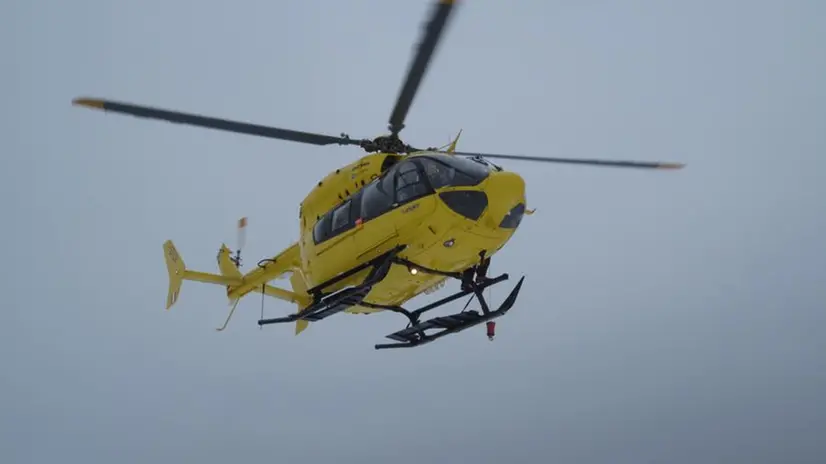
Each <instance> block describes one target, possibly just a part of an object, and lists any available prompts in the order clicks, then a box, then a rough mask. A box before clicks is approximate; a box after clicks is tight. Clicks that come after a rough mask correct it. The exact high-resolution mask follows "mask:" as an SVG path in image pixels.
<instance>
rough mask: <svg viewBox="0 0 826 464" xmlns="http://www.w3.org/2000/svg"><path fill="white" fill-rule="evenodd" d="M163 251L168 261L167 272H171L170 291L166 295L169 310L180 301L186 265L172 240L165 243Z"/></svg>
mask: <svg viewBox="0 0 826 464" xmlns="http://www.w3.org/2000/svg"><path fill="white" fill-rule="evenodd" d="M163 251H164V258H165V259H166V270H167V272H169V291H168V292H167V294H166V309H169V308H171V307H172V305H174V304H175V302H176V301H178V295H179V294H180V292H181V284H182V283H183V282H184V273H185V272H186V265H185V264H184V260H183V258H181V255H180V254H178V250H177V249H175V245H174V244H173V243H172V240H167V241H166V242H164V244H163Z"/></svg>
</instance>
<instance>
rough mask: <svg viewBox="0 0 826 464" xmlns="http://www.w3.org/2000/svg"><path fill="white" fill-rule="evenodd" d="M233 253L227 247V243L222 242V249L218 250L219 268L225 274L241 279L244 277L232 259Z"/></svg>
mask: <svg viewBox="0 0 826 464" xmlns="http://www.w3.org/2000/svg"><path fill="white" fill-rule="evenodd" d="M231 255H232V251H230V249H229V248H227V246H226V244H221V249H220V250H218V269H219V270H220V271H221V275H223V276H226V277H233V278H236V279H240V278H241V277H242V275H241V271H240V270H239V269H238V266H236V265H235V263H234V262H233V261H232V257H231Z"/></svg>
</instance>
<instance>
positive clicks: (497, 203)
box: [485, 171, 525, 229]
mask: <svg viewBox="0 0 826 464" xmlns="http://www.w3.org/2000/svg"><path fill="white" fill-rule="evenodd" d="M485 193H486V194H487V197H488V214H487V218H486V223H487V225H488V226H489V227H491V228H493V229H499V228H502V229H515V228H516V227H517V226H518V225H519V222H520V221H521V220H522V216H523V215H524V213H525V180H524V179H522V176H520V175H519V174H516V173H515V172H507V171H502V172H495V173H491V176H490V178H489V179H488V183H487V185H486V187H485Z"/></svg>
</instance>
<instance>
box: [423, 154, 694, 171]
mask: <svg viewBox="0 0 826 464" xmlns="http://www.w3.org/2000/svg"><path fill="white" fill-rule="evenodd" d="M439 153H448V152H446V151H440V152H439ZM453 154H454V155H462V156H481V157H483V158H491V159H496V158H499V159H511V160H520V161H540V162H545V163H566V164H585V165H592V166H609V167H619V168H647V169H682V168H683V167H684V166H685V165H684V164H682V163H664V162H657V161H624V160H601V159H584V158H543V157H539V156H521V155H499V154H488V153H468V152H460V151H456V152H453Z"/></svg>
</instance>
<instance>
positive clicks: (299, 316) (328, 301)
mask: <svg viewBox="0 0 826 464" xmlns="http://www.w3.org/2000/svg"><path fill="white" fill-rule="evenodd" d="M403 249H404V247H398V248H396V249H394V250H391V251H389V252H387V253H385V254H383V255H381V256H379V257H377V258H375V259H373V260H371V261H368V262H366V263H364V264H362V265H360V266H358V267H355V268H353V269H351V270H350V271H347V272H345V273H343V274H341V275H339V276H337V277H335V278H333V279H331V280H329V281H327V282H324V283H323V284H321V285H318V286H316V287H314V288H311V289H310V290H308V293H310V294H311V295H313V303H312V304H311V305H310V306H308V307H307V308H306V309H304V310H303V311H301V312H299V313H295V314H291V315H289V316H285V317H278V318H273V319H261V320H259V321H258V325H259V326H263V325H265V324H280V323H287V322H295V321H297V320H306V321H311V322H315V321H319V320H322V319H325V318H327V317H330V316H332V315H333V314H337V313H339V312H341V311H344V310H345V309H347V308H349V307H352V306H356V305H360V306H364V307H367V308H373V309H383V310H387V311H392V312H395V313H399V314H402V315H404V316H405V317H406V318H407V319H408V321H409V324H408V326H407V327H406V328H404V329H402V330H399V331H397V332H394V333H392V334H390V335H387V338H389V339H391V340H395V341H396V343H384V344H377V345H375V348H376V349H377V350H382V349H388V348H412V347H415V346H421V345H424V344H427V343H430V342H432V341H435V340H438V339H439V338H442V337H444V336H446V335H450V334H453V333H458V332H461V331H463V330H465V329H469V328H471V327H474V326H477V325H479V324H481V323H483V322H487V323H488V327H487V329H488V330H487V332H488V337H490V338H491V339H493V336H494V327H495V326H494V322H493V320H494V319H496V318H498V317H501V316H504V315H505V314H506V313H507V312H508V311H509V310H510V309H511V308H512V307H513V305H514V303H515V302H516V298H517V296H518V295H519V291H520V290H521V288H522V283H523V281H524V280H525V277H524V276H523V277H521V278H520V279H519V282H518V283H517V284H516V286H515V287H514V288H513V290H511V292H510V294H509V295H508V297H507V298H505V301H504V302H503V303H502V305H501V306H499V308H497V309H496V310H495V311H491V309H490V307H489V306H488V303H487V300H485V297H484V295H483V292H484V290H485V289H486V288H488V287H491V286H493V285H496V284H498V283H500V282H503V281H505V280H508V274H501V275H499V276H498V277H494V278H489V277H487V275H486V274H487V268H488V266H489V265H490V258H485V256H484V253H481V254H480V264H479V265H477V266H473V267H471V268H470V269H468V270H467V271H465V272H461V273H451V272H442V271H438V270H435V269H428V268H426V267H423V266H420V265H417V264H415V263H413V262H411V261H408V260H406V259H403V258H399V257H398V254H399V253H400V252H401V251H402V250H403ZM394 264H396V265H403V266H406V267H408V268H411V269H412V268H415V269H417V270H418V271H420V272H425V273H428V274H436V275H442V276H445V277H451V278H454V279H457V280H459V281H460V282H461V283H462V285H461V291H459V292H456V293H454V294H452V295H450V296H447V297H445V298H442V299H441V300H439V301H436V302H433V303H430V304H428V305H425V306H422V307H421V308H419V309H416V310H414V311H408V310H406V309H404V308H402V307H401V306H388V305H379V304H374V303H370V302H368V301H365V297H366V296H367V295H368V294H369V293H370V291H371V290H372V288H373V286H374V285H376V284H377V283H379V282H381V281H382V279H384V278H385V277H386V276H387V273H388V272H389V271H390V267H391V266H392V265H394ZM370 267H372V268H373V269H372V270H371V272H370V273H369V274H368V276H367V277H366V278H365V279H364V282H363V283H361V284H359V285H356V286H353V287H349V288H345V289H342V290H339V291H337V292H333V293H329V294H325V293H324V292H323V290H324V289H325V288H327V287H329V286H331V285H333V284H335V283H338V282H340V281H341V280H343V279H346V278H347V277H350V276H352V275H354V274H356V273H357V272H361V271H363V270H365V269H367V268H370ZM471 294H472V295H474V296H475V297H476V299H477V300H478V301H479V305H480V306H481V309H482V312H481V313H479V312H478V311H464V310H463V311H462V312H459V313H456V314H449V315H447V316H440V317H435V318H432V319H428V320H425V321H421V319H420V318H421V316H422V315H423V314H424V313H426V312H428V311H431V310H433V309H436V308H439V307H441V306H444V305H446V304H448V303H450V302H452V301H454V300H458V299H459V298H462V297H464V296H467V295H471ZM428 331H436V332H435V333H428Z"/></svg>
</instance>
